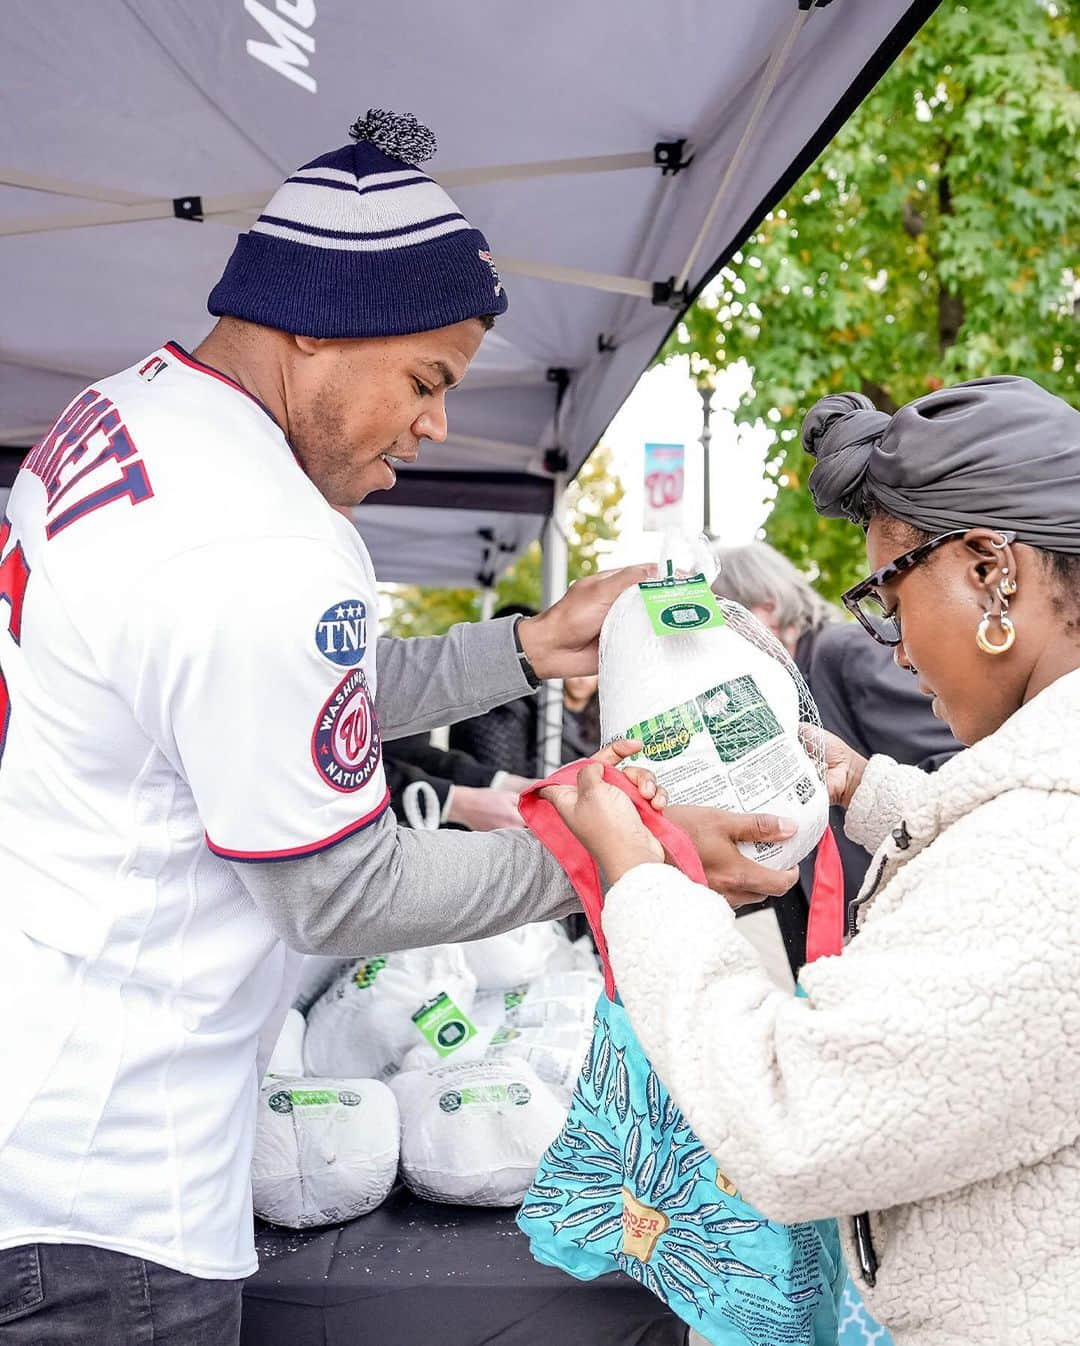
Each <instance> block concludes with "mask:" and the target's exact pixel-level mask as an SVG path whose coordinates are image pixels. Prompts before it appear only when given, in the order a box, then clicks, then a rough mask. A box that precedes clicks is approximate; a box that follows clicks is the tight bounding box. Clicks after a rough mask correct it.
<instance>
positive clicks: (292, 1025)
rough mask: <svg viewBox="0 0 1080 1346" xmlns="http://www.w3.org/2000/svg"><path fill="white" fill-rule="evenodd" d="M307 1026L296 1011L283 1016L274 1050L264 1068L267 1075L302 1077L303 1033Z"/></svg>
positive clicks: (302, 1017)
mask: <svg viewBox="0 0 1080 1346" xmlns="http://www.w3.org/2000/svg"><path fill="white" fill-rule="evenodd" d="M306 1028H307V1025H306V1023H305V1022H304V1016H303V1015H302V1014H301V1013H300V1011H299V1010H298V1009H291V1010H289V1011H288V1013H287V1014H286V1015H285V1022H284V1023H283V1024H282V1025H281V1032H280V1033H279V1034H278V1038H277V1042H276V1043H275V1045H274V1050H273V1052H272V1053H271V1054H270V1061H269V1063H268V1064H267V1067H266V1074H267V1075H302V1074H303V1073H304V1033H305V1031H306Z"/></svg>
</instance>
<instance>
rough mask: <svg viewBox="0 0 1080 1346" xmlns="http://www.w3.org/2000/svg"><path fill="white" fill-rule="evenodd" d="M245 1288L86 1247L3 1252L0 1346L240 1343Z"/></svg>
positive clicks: (44, 1245)
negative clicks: (241, 1310)
mask: <svg viewBox="0 0 1080 1346" xmlns="http://www.w3.org/2000/svg"><path fill="white" fill-rule="evenodd" d="M243 1285H244V1282H243V1281H242V1280H239V1281H209V1280H203V1279H202V1278H201V1277H198V1276H187V1275H185V1274H184V1273H183V1272H181V1271H170V1270H169V1268H168V1267H163V1266H159V1265H158V1264H157V1263H156V1262H146V1261H143V1259H142V1258H139V1257H128V1256H126V1255H125V1254H124V1253H116V1252H109V1251H107V1250H106V1249H104V1248H91V1247H86V1246H83V1245H81V1244H73V1243H57V1244H53V1243H28V1244H24V1245H23V1246H22V1247H20V1248H5V1249H0V1346H238V1343H239V1341H240V1295H241V1291H242V1289H243Z"/></svg>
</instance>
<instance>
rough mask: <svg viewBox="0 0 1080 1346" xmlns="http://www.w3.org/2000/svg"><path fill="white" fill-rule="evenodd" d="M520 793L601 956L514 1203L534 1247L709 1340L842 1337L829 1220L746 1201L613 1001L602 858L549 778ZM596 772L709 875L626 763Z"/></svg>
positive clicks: (683, 864) (688, 865) (572, 775)
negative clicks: (547, 791)
mask: <svg viewBox="0 0 1080 1346" xmlns="http://www.w3.org/2000/svg"><path fill="white" fill-rule="evenodd" d="M583 765H585V763H582V762H575V763H572V764H571V765H570V766H568V767H564V768H563V769H562V770H561V771H559V772H557V773H556V774H555V775H554V776H552V777H551V778H550V779H549V780H547V781H544V782H542V783H541V784H540V785H538V786H536V787H534V788H533V789H532V790H531V791H529V792H527V793H526V794H525V795H523V796H522V799H521V814H522V817H523V818H524V820H525V822H526V825H527V826H528V827H529V828H530V829H531V830H532V831H533V832H534V833H535V834H536V835H537V836H538V837H539V839H540V840H541V841H542V842H543V843H544V845H545V846H546V847H547V848H548V850H550V851H551V852H552V854H553V855H554V856H555V858H556V859H557V860H558V861H559V862H560V864H561V865H562V866H563V868H564V869H565V870H566V873H567V875H568V877H569V879H570V881H571V883H572V884H573V886H574V888H575V890H576V891H577V893H578V896H579V897H580V898H581V901H582V904H583V906H584V908H585V913H586V915H587V916H588V918H589V924H590V926H591V927H592V931H593V936H594V938H595V940H596V946H597V950H598V951H599V954H600V959H601V962H602V964H603V968H604V979H605V981H604V985H605V990H604V993H603V994H601V996H600V999H599V1001H598V1003H597V1007H596V1018H595V1022H594V1031H593V1040H592V1045H591V1047H590V1050H589V1052H588V1055H587V1056H586V1059H585V1062H584V1064H583V1065H582V1069H581V1074H580V1076H579V1078H578V1082H577V1087H576V1089H575V1091H574V1095H573V1098H572V1100H571V1103H570V1111H569V1115H568V1116H567V1119H566V1123H565V1125H564V1126H563V1129H562V1131H561V1132H560V1134H559V1136H558V1138H557V1139H556V1140H555V1142H554V1143H553V1144H552V1146H551V1147H550V1149H549V1150H548V1151H547V1153H546V1154H545V1155H544V1157H543V1159H542V1160H541V1162H540V1166H539V1168H538V1170H537V1173H536V1179H535V1181H534V1182H533V1185H532V1187H531V1188H530V1189H529V1192H528V1193H527V1194H526V1197H525V1200H524V1202H523V1203H522V1206H521V1209H520V1211H519V1212H518V1225H519V1226H520V1228H521V1229H522V1230H523V1231H524V1233H525V1234H526V1235H527V1236H528V1238H529V1246H530V1249H531V1251H532V1254H533V1256H534V1257H535V1258H536V1259H537V1260H538V1261H540V1262H544V1263H546V1264H548V1265H549V1266H556V1267H560V1268H561V1269H562V1270H563V1271H567V1272H569V1273H570V1275H572V1276H576V1277H578V1278H579V1279H581V1280H592V1279H593V1278H594V1277H596V1276H603V1275H605V1274H607V1273H609V1272H612V1271H622V1272H625V1274H626V1275H628V1276H631V1277H632V1278H633V1279H634V1280H636V1281H638V1282H639V1283H640V1284H641V1285H643V1286H645V1287H646V1288H647V1289H648V1290H651V1291H652V1293H653V1294H655V1295H656V1296H657V1297H658V1298H660V1299H661V1300H663V1301H664V1303H665V1304H667V1305H668V1306H669V1307H670V1308H671V1309H672V1310H673V1311H674V1312H675V1313H677V1314H678V1315H679V1317H680V1318H681V1319H682V1320H683V1321H684V1322H686V1323H688V1324H689V1325H690V1326H691V1327H693V1328H695V1329H696V1330H697V1331H698V1332H700V1333H701V1334H702V1336H704V1337H705V1338H707V1340H709V1341H710V1342H712V1343H713V1346H747V1343H750V1344H751V1346H836V1342H837V1333H838V1321H839V1297H840V1293H841V1290H842V1287H843V1283H844V1281H845V1279H846V1276H845V1272H844V1267H843V1262H842V1260H841V1255H840V1244H839V1237H838V1234H837V1230H836V1225H835V1222H834V1221H831V1220H827V1221H820V1222H816V1223H808V1224H800V1225H781V1224H777V1223H776V1222H775V1221H772V1220H767V1219H765V1217H764V1216H763V1215H762V1214H761V1213H760V1212H759V1211H757V1210H755V1209H754V1208H753V1207H752V1206H750V1205H748V1204H747V1203H746V1202H745V1201H743V1200H742V1198H741V1196H740V1195H739V1193H738V1191H737V1189H736V1187H735V1186H734V1184H733V1183H731V1182H730V1181H729V1180H728V1178H727V1177H726V1176H725V1175H724V1174H723V1173H721V1172H720V1171H719V1170H718V1169H717V1166H716V1163H715V1161H714V1160H713V1158H712V1156H711V1155H710V1154H709V1152H708V1151H707V1150H706V1149H705V1147H704V1146H703V1145H702V1144H701V1142H700V1141H699V1140H698V1139H697V1137H696V1136H695V1135H694V1133H693V1131H692V1130H691V1129H690V1127H689V1125H688V1124H687V1122H686V1121H685V1119H684V1118H683V1116H682V1113H681V1112H680V1111H679V1109H678V1107H677V1106H676V1104H675V1102H674V1100H673V1099H672V1098H671V1096H670V1095H669V1094H668V1092H667V1090H666V1089H665V1087H664V1085H663V1082H662V1081H661V1080H660V1078H659V1076H658V1075H657V1074H656V1072H655V1071H654V1070H653V1069H652V1067H651V1066H650V1064H649V1061H648V1059H647V1057H646V1056H645V1053H644V1051H643V1050H642V1047H641V1044H640V1043H639V1042H638V1039H637V1036H636V1035H635V1033H634V1030H633V1027H632V1026H631V1024H630V1020H629V1018H628V1016H627V1014H626V1011H625V1010H624V1008H623V1006H622V1004H621V1003H620V1002H619V999H618V995H617V993H616V991H615V986H614V983H613V980H612V975H611V967H610V964H609V961H608V957H607V947H606V944H605V942H604V937H603V928H602V924H601V920H600V905H601V902H600V880H599V874H598V873H597V870H596V865H595V863H594V862H593V860H592V858H591V857H590V856H589V855H588V853H587V852H586V851H585V849H584V848H583V847H582V846H581V845H580V843H579V842H578V841H577V840H576V839H575V838H574V837H573V835H572V834H571V833H570V831H569V829H568V828H567V827H566V825H565V824H564V823H563V821H562V819H561V818H560V817H559V815H558V813H557V812H556V811H555V809H554V807H553V806H552V805H551V804H549V803H548V802H547V801H546V800H543V799H541V798H540V797H539V794H538V791H539V790H540V789H542V788H543V787H544V786H545V785H570V784H573V783H574V781H575V780H576V779H577V773H578V772H579V771H580V770H581V768H582V766H583ZM604 778H605V780H607V781H609V783H610V784H612V785H614V786H616V787H617V788H619V789H622V790H624V791H625V792H626V794H627V795H628V796H629V797H630V799H631V800H632V801H633V803H634V804H635V806H636V807H637V809H638V812H639V813H640V815H641V817H642V819H643V821H644V822H645V825H646V826H647V827H648V828H649V830H650V831H651V832H653V834H654V835H655V836H656V837H657V838H658V839H659V840H660V842H661V844H662V845H663V846H664V849H665V850H666V851H667V854H668V856H669V857H670V859H671V860H672V861H673V862H674V863H675V864H677V865H678V867H679V868H680V869H681V870H682V871H683V872H684V873H685V874H687V875H688V876H689V877H690V878H692V879H694V880H695V881H697V882H699V883H703V882H704V881H705V876H704V873H703V871H702V868H701V862H700V860H699V859H698V856H697V853H696V851H695V850H694V848H693V846H692V844H691V843H690V840H689V838H688V837H687V836H686V834H685V833H684V832H682V831H681V830H680V829H679V828H677V827H675V826H674V824H672V823H670V822H668V821H667V819H665V818H664V817H662V815H660V814H658V813H656V812H655V811H654V810H653V809H652V808H651V807H650V806H649V805H648V804H647V803H645V801H644V800H642V799H641V798H640V796H639V795H638V793H637V791H636V790H635V789H634V788H633V786H632V785H631V784H630V782H629V781H627V780H626V779H625V778H624V777H623V776H622V774H621V773H620V772H618V771H615V770H613V769H611V768H609V767H605V769H604Z"/></svg>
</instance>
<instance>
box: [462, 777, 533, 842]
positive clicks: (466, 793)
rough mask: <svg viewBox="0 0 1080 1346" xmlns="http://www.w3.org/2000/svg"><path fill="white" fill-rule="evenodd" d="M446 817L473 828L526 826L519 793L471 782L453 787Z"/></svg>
mask: <svg viewBox="0 0 1080 1346" xmlns="http://www.w3.org/2000/svg"><path fill="white" fill-rule="evenodd" d="M446 821H447V822H448V823H459V824H460V825H461V826H462V827H468V828H470V829H471V830H472V831H474V832H493V831H494V830H495V829H496V828H497V827H523V826H524V824H523V823H522V821H521V814H520V813H518V809H517V795H516V794H508V793H507V792H506V791H505V790H491V789H483V790H478V789H475V788H474V787H473V786H471V785H455V786H453V787H452V789H451V792H450V808H449V809H448V810H447V814H446Z"/></svg>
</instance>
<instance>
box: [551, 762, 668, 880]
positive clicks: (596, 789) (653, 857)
mask: <svg viewBox="0 0 1080 1346" xmlns="http://www.w3.org/2000/svg"><path fill="white" fill-rule="evenodd" d="M640 747H641V745H640V744H638V743H630V742H627V741H626V740H618V741H617V742H615V743H612V744H609V745H608V747H607V748H604V749H603V750H602V751H601V752H599V753H598V754H597V755H596V757H595V758H594V759H593V761H592V762H591V763H590V765H589V766H586V767H583V768H582V770H581V772H580V774H579V775H578V778H577V784H576V786H574V785H549V786H548V787H547V789H545V790H541V791H540V794H541V797H542V798H544V799H546V800H548V801H549V803H551V804H553V805H554V806H555V808H556V810H557V811H558V813H559V816H560V818H562V820H563V822H564V823H565V824H566V825H567V827H568V828H569V829H570V831H571V832H573V834H574V836H575V837H577V839H578V841H580V842H581V844H582V845H583V846H584V847H585V849H586V850H587V851H588V852H589V854H590V855H591V856H592V857H593V859H594V860H595V861H596V863H597V864H598V865H599V866H600V868H601V869H602V870H603V871H604V875H605V877H606V878H607V881H608V883H609V884H615V883H618V881H619V880H620V879H621V878H622V876H623V875H624V874H625V873H626V872H627V871H628V870H631V869H634V868H635V867H636V866H637V865H646V864H654V863H660V864H662V863H663V861H664V848H663V847H662V846H661V845H660V843H659V841H657V839H656V838H655V837H654V836H653V834H652V833H651V832H650V831H649V829H648V828H647V827H646V826H645V824H644V823H643V822H642V821H641V818H640V817H639V816H638V811H637V809H636V808H635V807H634V805H633V803H632V802H631V801H630V799H629V797H628V796H627V795H625V794H624V793H623V791H622V790H619V789H617V788H616V787H615V786H614V785H609V784H608V783H607V781H605V780H604V766H605V765H607V766H617V765H618V764H619V762H620V761H622V759H623V758H624V757H630V756H631V755H632V754H633V753H635V752H637V751H638V750H639V749H640ZM624 774H625V775H627V776H628V777H629V778H630V779H631V780H632V781H633V782H634V784H635V785H636V786H637V787H638V789H639V790H640V791H641V793H642V794H643V795H645V796H646V797H647V798H649V799H650V800H651V802H652V805H653V807H654V808H656V809H659V808H662V807H663V805H664V803H665V802H666V796H665V794H664V792H663V791H662V790H660V789H659V788H658V787H657V784H656V781H655V780H654V778H653V776H652V773H651V772H649V771H646V770H645V769H644V768H642V767H627V768H626V770H625V773H624Z"/></svg>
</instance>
